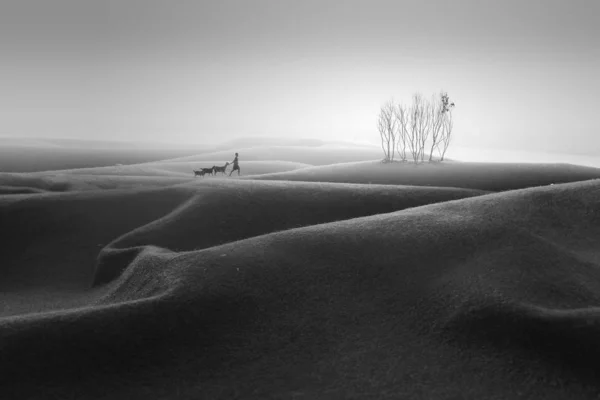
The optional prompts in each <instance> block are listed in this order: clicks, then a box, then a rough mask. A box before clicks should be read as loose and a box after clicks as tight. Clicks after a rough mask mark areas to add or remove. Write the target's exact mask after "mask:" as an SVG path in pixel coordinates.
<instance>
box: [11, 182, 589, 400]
mask: <svg viewBox="0 0 600 400" xmlns="http://www.w3.org/2000/svg"><path fill="white" fill-rule="evenodd" d="M598 210H600V183H599V181H595V180H594V181H586V182H577V183H568V184H561V185H554V186H545V187H536V188H529V189H524V190H516V191H510V192H503V193H493V194H486V193H483V192H481V191H476V190H468V189H451V188H434V187H403V186H390V185H388V186H386V185H351V184H331V183H329V184H328V183H303V182H265V181H251V180H249V181H245V180H229V181H227V180H216V179H215V180H212V181H209V180H205V181H203V182H193V183H189V184H184V185H178V186H173V187H169V188H163V189H153V190H138V191H132V190H128V191H118V190H117V191H106V192H103V193H97V192H79V193H49V194H42V195H37V194H33V195H28V196H4V197H0V220H1V221H2V226H3V229H4V230H5V231H9V232H11V237H10V238H9V241H8V242H7V243H5V246H4V247H2V250H1V251H2V260H3V264H2V266H1V268H2V269H1V270H0V271H1V274H2V275H1V277H0V282H1V284H2V291H1V292H2V293H3V294H2V304H3V305H4V307H3V309H4V311H6V310H7V309H13V311H10V310H9V311H8V312H5V313H4V315H5V317H4V318H2V319H0V376H2V379H3V382H2V384H0V395H1V397H3V398H48V397H49V396H54V397H58V398H60V397H66V396H70V397H74V398H84V397H85V398H97V399H100V398H123V399H130V398H195V399H219V398H222V399H231V398H244V399H246V398H255V399H264V398H306V399H331V398H383V399H385V398H389V399H396V398H436V399H437V398H439V399H441V398H473V399H481V398H527V399H531V398H539V399H564V398H582V399H583V398H596V396H597V394H598V393H599V391H600V385H599V384H598V382H599V381H598V379H597V378H598V376H597V372H596V370H595V369H590V368H588V367H589V366H591V365H595V362H596V360H597V357H598V356H599V355H600V342H598V339H597V338H598V336H599V335H600V312H599V311H598V310H599V309H598V308H597V307H598V304H600V272H599V271H600V269H599V268H598V265H599V264H598V263H600V252H599V251H598V246H597V243H598V240H600V224H599V222H600V214H599V213H598ZM23 221H35V224H23ZM92 282H93V283H94V288H93V289H90V284H91V283H92ZM62 290H71V291H72V292H71V293H79V295H78V296H77V295H75V294H72V296H71V297H70V298H69V299H68V301H67V300H65V302H64V303H62V304H61V303H60V302H57V301H55V299H54V300H53V295H52V293H55V295H57V294H59V293H61V291H62ZM11 291H12V295H11ZM27 291H29V292H31V293H34V294H35V295H33V294H32V296H31V298H32V299H38V300H40V301H42V300H43V301H44V302H45V303H44V304H37V305H35V304H33V305H31V304H30V305H28V307H25V306H23V305H20V306H19V304H20V303H19V302H22V301H23V293H26V292H27ZM35 296H37V297H35ZM48 303H50V304H48ZM14 307H16V308H17V309H18V308H19V307H22V310H23V313H22V314H21V315H17V314H18V312H15V311H14ZM25 312H29V314H26V313H25ZM31 312H36V313H31ZM99 383H101V384H99Z"/></svg>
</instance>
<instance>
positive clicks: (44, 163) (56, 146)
mask: <svg viewBox="0 0 600 400" xmlns="http://www.w3.org/2000/svg"><path fill="white" fill-rule="evenodd" d="M207 151H212V147H208V146H180V145H177V144H176V143H174V144H171V145H169V144H161V145H156V144H153V143H135V142H111V141H102V140H96V141H91V140H76V139H49V138H42V139H30V138H10V137H8V138H6V137H0V171H2V172H38V171H47V170H57V169H72V168H88V167H97V166H110V165H114V164H135V163H142V162H149V161H157V160H164V159H168V158H175V157H182V156H188V155H193V154H198V153H202V152H207Z"/></svg>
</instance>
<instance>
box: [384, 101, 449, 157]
mask: <svg viewBox="0 0 600 400" xmlns="http://www.w3.org/2000/svg"><path fill="white" fill-rule="evenodd" d="M453 108H454V103H451V102H450V98H449V97H448V94H447V93H445V92H441V93H440V94H439V95H438V96H432V97H431V99H430V100H427V99H425V98H424V97H423V96H422V95H421V94H419V93H417V94H415V95H413V98H412V104H411V105H409V106H407V105H404V104H395V103H394V101H393V100H390V101H388V102H386V103H385V104H384V105H383V106H382V107H381V110H380V112H379V117H378V119H377V128H378V129H379V134H380V135H381V147H382V149H383V154H384V156H385V158H384V159H383V162H393V161H395V157H396V153H398V157H399V159H398V161H407V160H408V155H409V154H410V156H412V160H413V161H414V162H415V163H419V162H424V160H425V156H426V152H428V161H429V162H431V161H432V160H433V154H434V152H435V151H436V150H437V152H438V153H439V157H440V161H443V160H444V156H445V155H446V151H447V150H448V146H449V145H450V139H451V137H452V128H453V120H452V109H453Z"/></svg>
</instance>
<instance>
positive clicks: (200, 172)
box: [193, 168, 214, 178]
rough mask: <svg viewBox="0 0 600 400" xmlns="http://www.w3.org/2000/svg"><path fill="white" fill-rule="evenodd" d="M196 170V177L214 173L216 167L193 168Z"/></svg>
mask: <svg viewBox="0 0 600 400" xmlns="http://www.w3.org/2000/svg"><path fill="white" fill-rule="evenodd" d="M193 171H194V178H195V177H197V176H204V175H205V174H210V175H212V174H213V172H214V168H200V170H198V171H197V170H193Z"/></svg>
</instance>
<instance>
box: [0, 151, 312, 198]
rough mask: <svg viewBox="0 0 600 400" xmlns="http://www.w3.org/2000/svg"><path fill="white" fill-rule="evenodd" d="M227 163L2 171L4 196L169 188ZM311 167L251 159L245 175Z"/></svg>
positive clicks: (246, 163) (207, 177)
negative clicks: (200, 172)
mask: <svg viewBox="0 0 600 400" xmlns="http://www.w3.org/2000/svg"><path fill="white" fill-rule="evenodd" d="M225 162H226V161H222V160H208V161H194V162H191V161H184V162H170V163H143V164H133V165H119V166H114V165H113V166H108V167H95V168H78V169H70V170H58V171H43V172H34V173H0V195H1V194H20V193H36V192H66V191H89V190H109V189H149V188H160V187H167V186H172V185H177V184H180V183H184V182H190V181H193V180H196V179H197V180H202V179H215V178H223V177H225V176H226V175H223V174H222V173H218V174H217V175H215V176H205V177H195V176H194V173H193V170H194V169H199V168H203V167H204V168H210V167H212V166H213V165H217V166H222V165H225ZM307 167H311V165H308V164H302V163H295V162H289V161H248V162H245V163H244V164H243V165H242V168H243V173H244V175H246V174H249V175H253V176H256V175H261V174H267V173H277V172H287V171H292V170H295V169H300V168H307ZM231 168H232V167H231V166H228V167H227V174H229V172H230V171H231ZM236 174H237V173H236ZM234 177H237V176H234Z"/></svg>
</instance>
